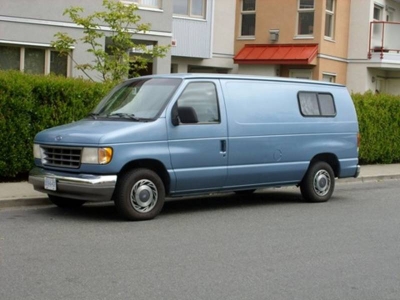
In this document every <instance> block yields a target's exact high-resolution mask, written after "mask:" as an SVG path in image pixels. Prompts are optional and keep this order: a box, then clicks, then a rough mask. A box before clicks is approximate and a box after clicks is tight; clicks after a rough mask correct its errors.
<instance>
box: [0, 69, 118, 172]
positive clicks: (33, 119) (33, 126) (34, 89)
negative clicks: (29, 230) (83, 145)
mask: <svg viewBox="0 0 400 300" xmlns="http://www.w3.org/2000/svg"><path fill="white" fill-rule="evenodd" d="M109 90H110V86H108V85H105V84H102V83H94V82H89V81H86V80H82V79H74V78H64V77H56V76H39V75H29V74H23V73H20V72H14V71H0V141H1V145H2V146H1V147H0V177H14V176H16V175H18V174H21V173H26V172H28V171H29V170H30V168H31V167H32V165H33V155H32V144H33V139H34V137H35V135H36V133H38V132H39V131H41V130H43V129H46V128H49V127H53V126H56V125H60V124H64V123H68V122H72V121H74V120H79V119H81V118H83V117H84V116H86V115H87V114H88V113H89V112H90V111H91V110H92V109H93V108H94V106H95V105H96V104H97V103H98V102H99V101H100V100H101V99H102V97H103V96H104V95H105V94H106V93H107V92H108V91H109Z"/></svg>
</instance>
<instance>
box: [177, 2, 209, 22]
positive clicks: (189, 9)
mask: <svg viewBox="0 0 400 300" xmlns="http://www.w3.org/2000/svg"><path fill="white" fill-rule="evenodd" d="M193 1H195V0H186V2H187V12H186V14H178V13H175V12H174V7H173V5H172V13H173V16H174V17H182V18H193V19H199V20H205V19H206V17H207V0H199V1H201V2H202V3H203V11H202V14H201V15H195V14H192V7H193V5H192V4H193Z"/></svg>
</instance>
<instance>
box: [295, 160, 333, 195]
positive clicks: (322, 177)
mask: <svg viewBox="0 0 400 300" xmlns="http://www.w3.org/2000/svg"><path fill="white" fill-rule="evenodd" d="M334 189H335V174H334V173H333V170H332V167H331V166H330V165H329V164H328V163H326V162H323V161H318V162H315V163H313V164H312V165H311V166H310V167H309V169H308V171H307V173H306V175H305V176H304V178H303V180H302V182H301V183H300V191H301V194H302V196H303V198H304V199H305V200H307V201H309V202H326V201H328V200H329V198H330V197H331V196H332V193H333V190H334Z"/></svg>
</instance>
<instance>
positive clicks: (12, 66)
mask: <svg viewBox="0 0 400 300" xmlns="http://www.w3.org/2000/svg"><path fill="white" fill-rule="evenodd" d="M20 55H21V49H20V48H19V47H13V46H0V70H19V69H20V60H21V59H20Z"/></svg>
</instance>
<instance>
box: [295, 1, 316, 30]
mask: <svg viewBox="0 0 400 300" xmlns="http://www.w3.org/2000/svg"><path fill="white" fill-rule="evenodd" d="M298 13H299V15H298V25H297V34H298V35H312V34H313V33H314V0H299V8H298Z"/></svg>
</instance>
